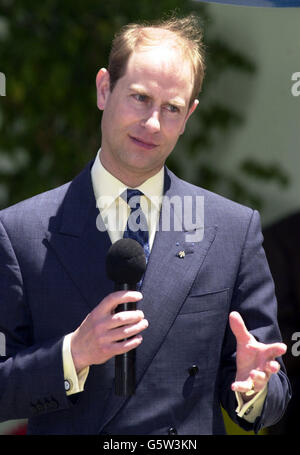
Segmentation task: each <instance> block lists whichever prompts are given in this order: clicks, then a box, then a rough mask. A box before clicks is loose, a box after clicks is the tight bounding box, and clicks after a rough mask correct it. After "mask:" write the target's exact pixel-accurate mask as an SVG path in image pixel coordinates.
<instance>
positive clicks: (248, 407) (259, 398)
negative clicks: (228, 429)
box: [235, 385, 268, 423]
mask: <svg viewBox="0 0 300 455" xmlns="http://www.w3.org/2000/svg"><path fill="white" fill-rule="evenodd" d="M267 392H268V385H265V387H264V388H263V389H262V390H261V391H260V392H258V393H257V394H256V395H255V396H254V397H253V398H252V400H250V401H247V402H246V403H244V401H243V398H242V396H241V394H240V393H239V392H235V396H236V399H237V402H238V406H237V408H236V410H235V412H236V413H237V415H238V416H239V417H242V418H243V419H245V420H247V422H249V423H254V422H255V420H256V419H257V417H259V416H260V415H261V412H262V409H263V405H264V402H265V398H266V396H267Z"/></svg>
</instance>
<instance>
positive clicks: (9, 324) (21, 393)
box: [0, 221, 72, 421]
mask: <svg viewBox="0 0 300 455" xmlns="http://www.w3.org/2000/svg"><path fill="white" fill-rule="evenodd" d="M0 334H1V352H0V421H3V420H10V419H19V418H29V417H32V416H35V415H37V414H42V413H45V412H50V411H55V410H57V409H61V408H66V407H69V406H71V405H72V403H71V401H70V400H69V399H68V398H67V396H66V392H65V389H64V376H63V367H62V343H63V338H56V339H52V340H50V341H47V342H45V343H42V344H35V340H34V332H33V326H32V321H31V314H30V309H29V307H28V305H27V302H26V290H25V288H24V283H23V279H22V273H21V270H20V267H19V264H18V260H17V258H16V255H15V253H14V250H13V247H12V245H11V242H10V240H9V238H8V235H7V234H6V231H5V229H4V227H3V225H2V223H1V221H0Z"/></svg>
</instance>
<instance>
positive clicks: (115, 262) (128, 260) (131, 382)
mask: <svg viewBox="0 0 300 455" xmlns="http://www.w3.org/2000/svg"><path fill="white" fill-rule="evenodd" d="M145 270H146V256H145V253H144V249H143V247H142V246H141V245H140V244H139V243H138V242H137V241H136V240H133V239H130V238H126V239H120V240H118V241H117V242H115V243H113V244H112V245H111V247H110V249H109V250H108V253H107V256H106V273H107V276H108V278H109V279H110V280H112V281H114V283H115V290H116V291H121V290H125V291H136V290H137V284H138V283H139V282H140V280H141V278H142V276H143V274H144V273H145ZM131 310H136V302H127V303H122V304H119V305H118V307H117V309H116V310H115V311H116V312H119V311H131ZM134 391H135V349H133V350H131V351H129V352H125V353H124V354H120V355H116V357H115V393H116V395H121V396H129V395H132V394H133V393H134Z"/></svg>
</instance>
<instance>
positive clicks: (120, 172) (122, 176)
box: [99, 153, 160, 188]
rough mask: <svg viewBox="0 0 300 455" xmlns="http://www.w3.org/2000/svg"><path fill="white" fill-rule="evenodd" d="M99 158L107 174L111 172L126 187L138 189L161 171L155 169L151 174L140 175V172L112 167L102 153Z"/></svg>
mask: <svg viewBox="0 0 300 455" xmlns="http://www.w3.org/2000/svg"><path fill="white" fill-rule="evenodd" d="M99 158H100V161H101V164H102V166H103V167H104V168H105V169H106V171H107V172H109V173H110V174H111V175H113V176H114V177H115V178H116V179H118V180H119V181H120V182H122V183H123V184H124V185H126V186H128V187H130V188H137V187H138V186H140V185H142V184H143V183H144V182H146V180H148V179H149V178H151V177H153V176H154V175H155V174H157V172H159V171H160V169H154V170H152V171H151V172H150V171H149V172H148V173H145V172H143V173H140V174H139V173H138V172H136V173H133V172H131V171H127V170H126V169H123V168H122V169H120V168H119V167H114V166H111V165H110V164H109V163H107V162H106V160H105V159H103V156H101V153H100V155H99Z"/></svg>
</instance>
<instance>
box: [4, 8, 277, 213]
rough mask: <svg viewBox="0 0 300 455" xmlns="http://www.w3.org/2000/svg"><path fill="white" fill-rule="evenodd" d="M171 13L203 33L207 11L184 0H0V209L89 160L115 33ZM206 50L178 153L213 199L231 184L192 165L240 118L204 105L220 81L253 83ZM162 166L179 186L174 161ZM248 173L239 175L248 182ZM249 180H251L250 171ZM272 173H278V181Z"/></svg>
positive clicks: (246, 64) (229, 55)
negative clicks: (229, 75)
mask: <svg viewBox="0 0 300 455" xmlns="http://www.w3.org/2000/svg"><path fill="white" fill-rule="evenodd" d="M174 9H178V10H179V13H180V14H181V15H184V14H186V13H189V12H190V11H194V12H197V13H199V14H200V16H201V18H202V20H203V23H204V26H205V30H207V28H209V26H210V22H211V18H210V17H209V15H208V13H207V7H206V6H205V5H203V4H201V3H199V2H198V3H197V2H193V1H192V0H159V1H158V2H150V1H149V0H139V1H136V0H134V1H133V0H109V1H101V0H97V1H96V0H85V1H82V0H73V1H72V2H71V1H70V0H65V1H63V2H62V1H59V0H43V1H42V2H37V1H33V0H26V1H25V0H0V21H1V22H0V31H1V30H4V32H2V33H1V32H0V71H2V72H4V73H5V75H6V96H5V97H1V98H0V190H1V189H2V190H4V189H5V190H6V197H4V196H3V195H2V196H3V197H2V201H0V204H1V205H2V206H7V205H10V204H12V203H15V202H17V201H19V200H22V199H24V198H27V197H29V196H31V195H34V194H37V193H39V192H41V191H45V190H48V189H50V188H53V187H55V186H58V185H60V184H62V183H65V182H66V181H68V180H70V179H72V178H73V177H74V176H75V175H76V174H77V173H78V172H79V171H80V170H81V169H82V167H83V166H84V165H85V164H86V163H87V161H88V160H90V159H92V158H93V157H94V156H95V154H96V152H97V150H98V148H99V146H100V142H101V136H100V116H101V114H100V112H99V110H98V109H97V107H96V88H95V77H96V74H97V71H98V70H99V69H100V68H101V67H103V66H104V67H106V66H107V59H108V54H109V50H110V45H111V40H112V38H113V35H114V33H115V32H116V31H117V30H119V28H120V26H122V25H123V24H126V23H128V22H134V21H140V20H149V19H155V18H159V17H161V16H163V15H165V14H167V13H168V12H170V11H171V10H174ZM1 26H2V28H1ZM206 45H207V48H208V71H207V77H206V81H205V89H204V92H203V95H201V96H203V101H201V108H198V109H197V111H198V112H197V111H196V114H195V120H194V129H193V133H191V134H189V135H188V136H187V135H186V136H187V137H185V145H186V146H185V153H186V159H187V160H189V161H190V162H192V163H193V162H194V161H195V166H197V169H198V172H197V176H198V177H197V179H196V181H194V183H196V184H199V185H202V186H207V187H208V188H209V189H212V190H215V189H216V188H217V187H218V184H219V183H220V181H222V180H225V181H227V182H229V180H230V179H229V180H228V177H227V176H225V175H222V174H221V173H220V172H217V171H216V170H215V169H214V167H213V166H212V165H209V164H207V163H205V162H201V159H200V160H199V156H201V154H202V155H203V154H204V151H205V153H207V151H208V150H210V149H211V148H212V147H213V145H214V136H215V133H216V131H223V132H224V131H227V130H229V129H230V128H232V127H235V126H237V125H239V124H240V123H241V121H242V118H241V116H240V114H239V113H238V112H233V111H232V110H231V109H228V108H227V107H226V106H222V105H220V104H219V103H217V102H216V101H213V102H211V101H210V93H211V92H212V90H213V85H214V82H215V81H216V80H217V79H218V78H219V77H221V75H222V74H223V73H224V71H227V70H228V69H231V70H235V71H242V72H248V73H251V72H253V71H254V69H255V67H254V65H253V63H252V62H250V61H249V60H248V59H247V58H246V57H244V56H242V55H240V54H239V53H237V52H235V51H234V50H232V49H231V48H230V47H229V46H227V45H226V43H225V42H223V41H220V39H216V38H213V39H210V40H207V42H206ZM201 99H202V98H201ZM195 125H196V127H195ZM196 161H197V164H196ZM168 165H169V166H170V167H171V168H172V169H173V170H174V171H175V172H177V173H178V174H179V176H182V172H183V169H182V167H180V166H179V165H178V161H177V158H176V154H175V155H174V156H173V155H171V157H170V159H169V161H168ZM258 167H259V166H258ZM250 168H251V166H250ZM250 168H249V166H248V167H247V166H246V167H245V168H244V169H241V171H242V172H246V173H247V172H248V175H249V169H250ZM260 169H262V167H261V166H260ZM250 171H251V172H252V174H251V176H252V177H253V176H255V172H254V168H253V166H252V170H251V169H250ZM256 171H257V168H256ZM271 171H272V169H271ZM273 171H274V169H273ZM278 172H279V171H278V169H277V168H276V169H275V176H277V178H278V175H279V174H278ZM279 173H280V172H279ZM272 175H273V174H272V172H271V174H268V178H270V177H272ZM229 183H230V182H229ZM231 183H232V185H231V186H232V188H231V187H230V185H229V186H228V188H229V191H228V194H226V195H227V196H229V197H231V196H234V197H235V198H236V199H237V200H240V202H245V201H248V200H250V201H251V193H249V190H248V189H247V188H245V187H244V185H242V184H239V183H238V182H231ZM238 185H240V187H241V188H238V189H237V186H238ZM230 188H231V190H232V191H231V190H230ZM0 194H1V193H0ZM249 195H250V196H249ZM252 200H254V203H255V204H256V205H259V204H260V201H259V200H258V199H257V200H256V199H255V197H254V199H253V198H252Z"/></svg>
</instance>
